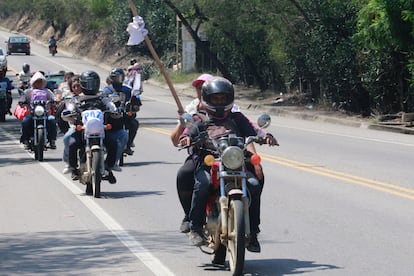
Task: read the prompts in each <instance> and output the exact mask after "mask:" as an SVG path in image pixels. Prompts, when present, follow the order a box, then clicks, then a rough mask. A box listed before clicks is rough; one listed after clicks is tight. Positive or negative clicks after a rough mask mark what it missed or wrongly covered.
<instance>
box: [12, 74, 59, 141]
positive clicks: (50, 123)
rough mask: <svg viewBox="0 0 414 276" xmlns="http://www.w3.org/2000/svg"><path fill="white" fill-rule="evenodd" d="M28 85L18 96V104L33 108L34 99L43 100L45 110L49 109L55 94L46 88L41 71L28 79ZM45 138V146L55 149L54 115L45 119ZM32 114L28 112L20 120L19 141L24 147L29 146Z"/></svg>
mask: <svg viewBox="0 0 414 276" xmlns="http://www.w3.org/2000/svg"><path fill="white" fill-rule="evenodd" d="M30 86H31V88H28V89H26V90H25V91H24V94H23V95H22V96H21V97H20V100H19V104H27V105H29V108H30V110H33V108H34V105H33V102H34V101H45V102H46V110H51V109H52V108H53V105H54V103H55V96H54V94H53V92H52V91H50V90H49V89H47V88H46V78H45V76H44V75H43V74H42V73H41V72H36V73H35V74H34V75H33V77H32V78H31V79H30ZM46 129H47V139H48V141H49V145H48V146H47V147H49V148H51V149H56V137H57V128H56V120H55V117H54V116H49V117H48V120H47V126H46ZM33 131H34V130H33V114H32V113H29V114H28V115H26V117H25V118H24V119H23V121H22V136H21V138H20V142H21V143H23V144H24V146H25V149H28V148H29V138H30V137H31V136H32V134H33Z"/></svg>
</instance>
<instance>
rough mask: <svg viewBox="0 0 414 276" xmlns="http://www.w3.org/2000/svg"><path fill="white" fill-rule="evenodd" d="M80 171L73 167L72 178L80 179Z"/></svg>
mask: <svg viewBox="0 0 414 276" xmlns="http://www.w3.org/2000/svg"><path fill="white" fill-rule="evenodd" d="M79 175H80V172H79V170H78V169H72V176H71V177H72V180H79Z"/></svg>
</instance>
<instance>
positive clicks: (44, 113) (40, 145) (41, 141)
mask: <svg viewBox="0 0 414 276" xmlns="http://www.w3.org/2000/svg"><path fill="white" fill-rule="evenodd" d="M46 105H47V102H45V101H34V102H33V112H32V114H33V137H30V138H29V148H30V150H31V151H33V152H34V157H35V160H38V161H43V159H44V158H43V153H44V151H46V150H47V148H46V143H47V135H46V134H47V120H48V118H49V116H52V115H49V111H48V110H47V109H46Z"/></svg>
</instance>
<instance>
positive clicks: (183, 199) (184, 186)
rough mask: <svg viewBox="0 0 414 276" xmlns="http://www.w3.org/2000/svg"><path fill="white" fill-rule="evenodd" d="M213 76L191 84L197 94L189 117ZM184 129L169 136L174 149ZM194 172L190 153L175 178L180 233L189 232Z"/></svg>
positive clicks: (195, 109)
mask: <svg viewBox="0 0 414 276" xmlns="http://www.w3.org/2000/svg"><path fill="white" fill-rule="evenodd" d="M212 77H213V76H212V75H210V74H202V75H200V76H199V77H198V78H197V79H196V80H194V81H193V82H192V86H193V87H194V88H195V90H196V92H197V98H195V99H194V100H193V101H191V103H189V104H188V105H187V106H186V107H185V108H184V110H185V112H186V113H189V114H191V115H195V114H197V112H199V110H200V109H202V107H201V86H202V85H203V83H204V82H205V81H206V80H208V79H209V78H212ZM183 131H184V128H183V127H182V126H181V124H180V123H178V124H177V126H176V127H175V129H174V130H173V132H172V133H171V135H170V138H171V141H172V143H173V145H174V146H175V147H176V146H177V145H178V142H179V138H180V136H181V134H182V133H183ZM194 170H195V160H194V154H193V153H191V154H189V155H188V157H187V158H186V159H185V161H184V163H183V165H182V166H181V167H180V168H179V169H178V171H177V178H176V186H177V193H178V198H179V200H180V203H181V207H182V208H183V211H184V219H183V220H182V222H181V225H180V231H181V232H182V233H188V232H190V219H189V213H190V208H191V198H192V196H193V188H194Z"/></svg>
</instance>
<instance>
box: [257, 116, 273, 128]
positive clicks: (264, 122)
mask: <svg viewBox="0 0 414 276" xmlns="http://www.w3.org/2000/svg"><path fill="white" fill-rule="evenodd" d="M271 121H272V119H271V118H270V116H269V115H268V114H262V115H260V116H259V118H258V119H257V125H258V126H259V127H260V128H267V127H268V126H270V123H271Z"/></svg>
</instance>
